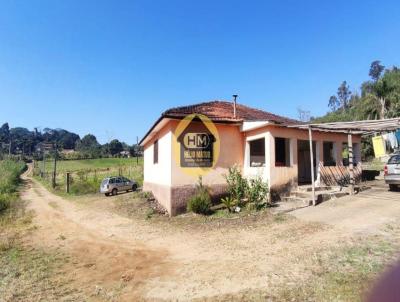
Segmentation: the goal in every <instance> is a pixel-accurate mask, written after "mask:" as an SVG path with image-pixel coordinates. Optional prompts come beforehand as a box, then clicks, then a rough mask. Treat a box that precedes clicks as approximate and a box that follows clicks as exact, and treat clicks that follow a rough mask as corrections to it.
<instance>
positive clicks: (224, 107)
mask: <svg viewBox="0 0 400 302" xmlns="http://www.w3.org/2000/svg"><path fill="white" fill-rule="evenodd" d="M193 113H198V114H204V115H206V116H207V117H209V118H210V119H211V120H212V121H227V122H235V121H237V122H241V121H271V122H275V123H278V124H285V125H288V124H298V123H299V121H296V120H294V119H290V118H287V117H284V116H279V115H276V114H273V113H270V112H267V111H263V110H259V109H255V108H251V107H247V106H245V105H241V104H236V118H234V117H233V102H226V101H211V102H204V103H199V104H194V105H190V106H182V107H176V108H171V109H168V110H167V111H165V112H164V113H163V114H162V117H170V118H184V117H185V116H186V115H188V114H193Z"/></svg>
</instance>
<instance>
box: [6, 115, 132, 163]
mask: <svg viewBox="0 0 400 302" xmlns="http://www.w3.org/2000/svg"><path fill="white" fill-rule="evenodd" d="M49 145H52V146H56V147H57V149H58V150H59V151H63V150H70V151H72V150H73V151H74V152H60V156H61V157H65V158H67V159H68V158H70V159H81V158H82V159H83V158H100V157H115V156H125V155H128V154H129V155H130V156H137V155H140V148H139V147H138V146H137V145H136V144H134V145H128V144H126V143H124V142H120V141H119V140H118V139H113V140H111V141H110V142H108V143H106V144H100V143H99V142H98V141H97V138H96V136H94V135H93V134H87V135H85V136H83V137H82V138H81V137H80V136H79V135H78V134H76V133H73V132H69V131H67V130H64V129H50V128H45V129H43V131H40V130H38V129H37V128H35V129H34V130H33V131H30V130H28V129H27V128H23V127H15V128H10V127H9V124H8V123H4V124H3V125H2V126H1V127H0V155H4V154H10V155H23V156H32V157H35V158H41V156H42V155H43V151H44V149H45V148H46V146H49ZM122 151H126V152H123V154H121V152H122Z"/></svg>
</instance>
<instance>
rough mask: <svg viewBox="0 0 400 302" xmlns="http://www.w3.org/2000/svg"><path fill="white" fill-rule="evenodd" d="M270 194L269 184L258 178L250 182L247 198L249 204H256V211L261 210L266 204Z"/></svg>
mask: <svg viewBox="0 0 400 302" xmlns="http://www.w3.org/2000/svg"><path fill="white" fill-rule="evenodd" d="M268 192H269V190H268V184H267V183H266V182H264V181H263V180H262V178H261V177H260V176H257V177H255V178H252V179H250V180H249V184H248V186H247V190H246V197H247V199H248V201H249V202H251V203H254V205H255V207H256V210H259V209H260V208H262V207H263V206H264V205H265V204H266V201H267V194H268Z"/></svg>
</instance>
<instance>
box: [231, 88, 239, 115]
mask: <svg viewBox="0 0 400 302" xmlns="http://www.w3.org/2000/svg"><path fill="white" fill-rule="evenodd" d="M232 96H233V118H236V99H237V97H238V95H237V94H234V95H232Z"/></svg>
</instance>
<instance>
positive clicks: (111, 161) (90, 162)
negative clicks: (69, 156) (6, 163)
mask: <svg viewBox="0 0 400 302" xmlns="http://www.w3.org/2000/svg"><path fill="white" fill-rule="evenodd" d="M42 164H43V162H41V161H39V162H37V165H38V167H39V168H40V169H41V168H42ZM53 164H54V161H53V160H46V163H45V167H46V171H47V172H49V171H52V169H53ZM136 165H137V163H136V158H98V159H82V160H63V161H57V171H58V172H77V171H79V170H96V169H97V170H103V169H108V168H110V169H115V168H118V167H120V168H125V167H132V166H136ZM141 165H143V159H141V158H140V159H139V166H141Z"/></svg>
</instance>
